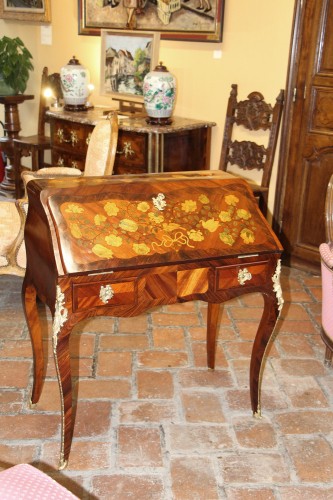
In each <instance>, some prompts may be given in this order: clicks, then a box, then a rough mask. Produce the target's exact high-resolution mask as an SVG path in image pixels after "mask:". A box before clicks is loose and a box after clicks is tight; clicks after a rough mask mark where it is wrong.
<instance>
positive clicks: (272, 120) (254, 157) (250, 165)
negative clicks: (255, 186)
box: [219, 84, 284, 194]
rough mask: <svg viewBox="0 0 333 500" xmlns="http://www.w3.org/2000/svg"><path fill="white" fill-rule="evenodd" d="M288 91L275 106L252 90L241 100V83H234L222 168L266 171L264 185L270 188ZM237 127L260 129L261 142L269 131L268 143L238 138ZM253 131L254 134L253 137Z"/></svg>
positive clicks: (227, 118) (278, 98)
mask: <svg viewBox="0 0 333 500" xmlns="http://www.w3.org/2000/svg"><path fill="white" fill-rule="evenodd" d="M283 101H284V91H283V90H281V91H280V93H279V95H278V97H277V99H276V103H275V105H274V107H273V106H272V105H271V104H268V103H266V102H265V99H264V96H263V95H262V94H261V93H260V92H251V93H250V94H249V95H248V97H247V99H246V100H244V101H237V85H236V84H233V85H232V86H231V92H230V96H229V100H228V106H227V114H226V120H225V128H224V134H223V143H222V150H221V157H220V164H219V168H220V170H225V171H226V170H227V169H228V167H229V166H230V165H236V166H238V167H239V168H240V169H242V170H254V169H256V170H259V171H262V178H261V187H262V188H266V189H267V194H268V188H269V182H270V179H271V174H272V167H273V162H274V155H275V150H276V144H277V139H278V134H279V128H280V123H281V116H282V109H283ZM234 126H236V127H243V128H245V129H246V130H250V131H251V132H255V131H258V132H259V135H258V137H260V139H259V140H260V141H261V140H262V139H261V138H262V131H268V140H267V146H264V145H262V144H259V143H257V142H255V141H254V140H241V141H239V140H235V138H234V136H235V130H234ZM252 137H253V134H252V133H251V139H252Z"/></svg>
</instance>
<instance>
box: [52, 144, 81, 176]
mask: <svg viewBox="0 0 333 500" xmlns="http://www.w3.org/2000/svg"><path fill="white" fill-rule="evenodd" d="M52 166H54V167H55V166H58V167H70V168H78V169H79V170H81V172H83V171H84V166H85V157H84V156H82V155H80V156H78V155H75V154H70V153H66V152H64V151H59V150H57V149H55V148H54V149H53V150H52Z"/></svg>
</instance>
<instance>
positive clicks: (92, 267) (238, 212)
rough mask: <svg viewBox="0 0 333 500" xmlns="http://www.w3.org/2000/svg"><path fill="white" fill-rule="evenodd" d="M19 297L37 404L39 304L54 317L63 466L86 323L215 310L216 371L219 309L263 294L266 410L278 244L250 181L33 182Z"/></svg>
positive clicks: (185, 177) (204, 174)
mask: <svg viewBox="0 0 333 500" xmlns="http://www.w3.org/2000/svg"><path fill="white" fill-rule="evenodd" d="M27 191H28V197H29V211H28V216H27V222H26V226H25V242H26V250H27V269H26V275H25V278H24V282H23V288H22V297H23V304H24V308H25V313H26V318H27V323H28V327H29V331H30V335H31V340H32V346H33V353H34V384H33V390H32V399H31V401H32V403H33V404H35V403H37V402H38V400H39V398H40V395H41V390H42V386H43V373H44V358H43V348H42V335H41V328H40V324H39V319H38V309H37V306H36V297H39V299H40V300H42V301H43V302H44V303H46V304H47V305H48V306H49V308H50V310H51V313H52V317H53V350H54V358H55V363H56V367H57V373H58V380H59V387H60V397H61V411H62V434H61V436H62V438H61V457H60V467H65V466H66V464H67V460H68V457H69V453H70V447H71V442H72V436H73V427H74V422H73V417H72V384H71V369H70V355H69V347H68V345H69V338H70V334H71V331H72V329H73V327H74V326H75V325H76V324H77V323H78V322H79V321H81V320H83V319H84V318H87V317H91V316H97V315H111V316H125V317H130V316H136V315H138V314H141V313H142V312H143V311H146V310H147V309H148V308H151V307H153V306H158V305H162V304H173V303H175V302H185V301H189V300H203V301H206V302H207V303H208V317H207V361H208V366H209V367H210V368H214V363H215V340H216V332H217V327H218V324H217V323H218V316H219V308H220V304H221V303H223V302H225V301H227V300H229V299H231V298H233V297H236V296H239V295H241V294H245V293H250V292H261V293H262V295H263V298H264V310H263V315H262V319H261V321H260V324H259V327H258V331H257V334H256V336H255V339H254V344H253V351H252V356H251V364H250V396H251V405H252V410H253V412H254V413H255V414H258V413H260V379H261V374H260V371H261V366H262V360H263V356H264V352H265V348H266V346H267V343H268V341H269V339H270V337H271V335H272V333H273V329H274V326H275V323H276V320H277V317H278V314H279V311H280V309H281V307H282V303H283V299H282V293H281V287H280V282H279V274H280V256H281V252H282V248H281V245H280V243H279V241H278V240H277V238H276V236H275V235H274V233H273V231H272V229H271V228H270V227H269V225H268V224H267V222H266V220H265V219H264V217H263V216H262V214H261V212H260V211H259V209H258V206H257V204H256V201H255V199H254V197H253V195H252V192H251V190H250V189H249V187H248V185H247V183H246V182H245V181H244V180H240V179H237V178H235V177H234V176H232V175H231V174H228V173H225V172H221V171H201V172H188V173H174V174H166V173H164V174H151V175H130V176H114V177H111V178H103V177H91V178H76V179H75V178H73V179H69V178H66V179H65V180H55V179H54V180H38V181H31V182H29V183H28V187H27Z"/></svg>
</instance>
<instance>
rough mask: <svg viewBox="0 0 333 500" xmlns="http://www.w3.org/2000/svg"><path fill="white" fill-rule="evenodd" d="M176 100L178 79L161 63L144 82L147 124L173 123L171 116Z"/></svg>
mask: <svg viewBox="0 0 333 500" xmlns="http://www.w3.org/2000/svg"><path fill="white" fill-rule="evenodd" d="M175 98H176V79H175V77H174V76H173V75H172V73H170V72H169V71H168V70H167V68H166V66H163V63H161V62H160V64H159V65H158V66H156V68H155V69H154V70H153V71H150V72H149V73H148V74H147V75H146V76H145V78H144V81H143V99H144V106H145V109H146V112H147V115H148V118H147V122H148V123H152V124H157V125H167V124H169V123H172V120H171V115H172V112H173V108H174V105H175Z"/></svg>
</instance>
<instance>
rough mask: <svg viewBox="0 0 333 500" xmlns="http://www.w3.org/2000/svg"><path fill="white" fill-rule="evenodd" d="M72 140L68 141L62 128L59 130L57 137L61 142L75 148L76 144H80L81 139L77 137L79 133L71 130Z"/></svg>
mask: <svg viewBox="0 0 333 500" xmlns="http://www.w3.org/2000/svg"><path fill="white" fill-rule="evenodd" d="M69 133H70V138H69V139H66V138H65V134H64V130H63V129H62V128H58V130H57V136H58V139H59V142H60V143H61V142H66V143H68V144H71V145H72V146H73V147H74V146H75V144H76V143H77V142H79V138H78V136H77V133H76V132H75V130H70V132H69Z"/></svg>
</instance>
